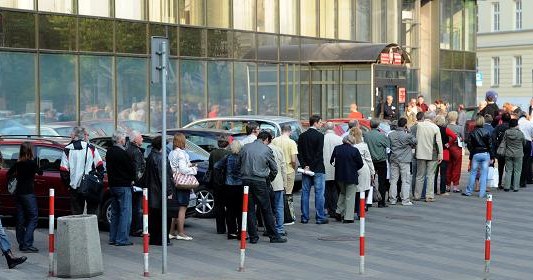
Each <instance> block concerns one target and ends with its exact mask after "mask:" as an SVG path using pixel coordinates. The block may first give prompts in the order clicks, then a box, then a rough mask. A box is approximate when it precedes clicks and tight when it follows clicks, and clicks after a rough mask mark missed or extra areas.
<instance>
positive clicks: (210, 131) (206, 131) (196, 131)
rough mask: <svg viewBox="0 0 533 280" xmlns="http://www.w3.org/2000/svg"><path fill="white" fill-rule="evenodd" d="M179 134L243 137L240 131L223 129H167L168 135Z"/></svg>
mask: <svg viewBox="0 0 533 280" xmlns="http://www.w3.org/2000/svg"><path fill="white" fill-rule="evenodd" d="M178 132H183V133H189V134H196V135H208V134H215V135H232V136H233V135H241V134H243V133H242V132H238V131H230V130H223V129H216V128H171V129H167V134H176V133H178Z"/></svg>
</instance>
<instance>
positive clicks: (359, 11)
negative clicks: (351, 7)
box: [355, 0, 372, 42]
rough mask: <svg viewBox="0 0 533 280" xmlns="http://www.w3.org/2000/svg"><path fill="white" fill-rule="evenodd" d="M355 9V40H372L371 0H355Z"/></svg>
mask: <svg viewBox="0 0 533 280" xmlns="http://www.w3.org/2000/svg"><path fill="white" fill-rule="evenodd" d="M355 9H356V11H355V40H357V41H362V42H370V41H371V40H372V38H371V37H372V36H371V34H372V33H371V32H372V22H371V15H372V14H371V11H372V2H371V0H356V4H355Z"/></svg>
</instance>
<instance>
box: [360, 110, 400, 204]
mask: <svg viewBox="0 0 533 280" xmlns="http://www.w3.org/2000/svg"><path fill="white" fill-rule="evenodd" d="M370 127H371V129H372V130H370V131H369V132H367V133H365V134H364V136H365V139H364V141H365V143H367V145H368V150H369V151H370V156H371V157H372V163H373V164H374V168H375V169H376V173H377V175H378V184H379V187H378V189H379V193H380V194H381V197H382V198H383V199H382V200H381V201H380V202H379V203H378V207H379V208H382V207H387V203H386V202H385V201H386V200H387V199H386V196H385V195H386V194H387V191H389V184H388V180H387V149H389V148H390V142H389V139H387V136H385V134H384V133H382V132H380V131H379V130H378V127H379V120H377V119H372V120H371V121H370ZM394 187H396V186H394Z"/></svg>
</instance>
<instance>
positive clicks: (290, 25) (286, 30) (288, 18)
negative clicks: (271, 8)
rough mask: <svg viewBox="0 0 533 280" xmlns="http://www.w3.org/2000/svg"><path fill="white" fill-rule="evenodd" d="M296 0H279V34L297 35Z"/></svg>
mask: <svg viewBox="0 0 533 280" xmlns="http://www.w3.org/2000/svg"><path fill="white" fill-rule="evenodd" d="M297 15H298V0H281V1H279V21H280V22H279V31H280V33H281V34H290V35H298V17H297Z"/></svg>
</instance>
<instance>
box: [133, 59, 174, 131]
mask: <svg viewBox="0 0 533 280" xmlns="http://www.w3.org/2000/svg"><path fill="white" fill-rule="evenodd" d="M178 74H179V73H178V62H177V60H176V59H171V60H170V62H169V64H168V81H167V107H166V111H167V112H166V113H167V128H176V127H180V125H179V123H178V117H179V106H178V93H179V91H178ZM132 124H133V123H131V122H130V123H128V125H130V126H132ZM137 124H138V123H137ZM162 128H163V88H162V84H161V83H158V84H152V83H150V132H159V131H161V129H162ZM145 129H146V128H145ZM136 130H138V129H136Z"/></svg>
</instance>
